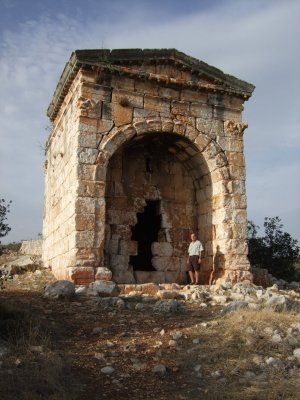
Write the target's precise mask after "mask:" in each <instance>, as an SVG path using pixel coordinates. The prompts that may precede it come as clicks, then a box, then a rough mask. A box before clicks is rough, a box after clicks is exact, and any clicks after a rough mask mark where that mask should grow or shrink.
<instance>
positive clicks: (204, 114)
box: [190, 102, 213, 125]
mask: <svg viewBox="0 0 300 400" xmlns="http://www.w3.org/2000/svg"><path fill="white" fill-rule="evenodd" d="M190 114H191V116H192V117H196V118H197V123H198V124H200V125H201V124H204V120H208V121H211V120H212V117H213V109H212V107H211V106H208V105H206V104H203V103H198V102H192V103H191V106H190Z"/></svg>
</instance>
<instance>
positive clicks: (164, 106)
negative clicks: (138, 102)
mask: <svg viewBox="0 0 300 400" xmlns="http://www.w3.org/2000/svg"><path fill="white" fill-rule="evenodd" d="M144 108H145V109H146V110H153V111H159V112H169V111H170V100H169V99H163V98H161V97H159V96H150V95H145V98H144Z"/></svg>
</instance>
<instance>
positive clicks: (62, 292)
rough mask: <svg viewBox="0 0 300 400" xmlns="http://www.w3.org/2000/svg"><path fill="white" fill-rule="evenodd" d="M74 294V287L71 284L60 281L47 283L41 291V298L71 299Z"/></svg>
mask: <svg viewBox="0 0 300 400" xmlns="http://www.w3.org/2000/svg"><path fill="white" fill-rule="evenodd" d="M74 294H75V286H74V284H73V283H72V282H69V281H66V280H60V281H56V282H53V283H48V284H47V285H46V286H45V287H44V289H43V297H44V298H46V299H68V300H69V299H71V298H72V297H73V296H74Z"/></svg>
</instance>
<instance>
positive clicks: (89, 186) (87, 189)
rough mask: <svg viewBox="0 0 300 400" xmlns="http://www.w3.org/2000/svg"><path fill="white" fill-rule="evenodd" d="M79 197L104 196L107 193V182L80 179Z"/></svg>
mask: <svg viewBox="0 0 300 400" xmlns="http://www.w3.org/2000/svg"><path fill="white" fill-rule="evenodd" d="M76 191H77V195H78V197H86V196H87V197H98V198H99V197H103V196H104V193H105V183H104V182H99V181H98V182H97V181H96V182H95V181H87V180H80V181H79V182H78V187H77V190H76Z"/></svg>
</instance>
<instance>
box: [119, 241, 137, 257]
mask: <svg viewBox="0 0 300 400" xmlns="http://www.w3.org/2000/svg"><path fill="white" fill-rule="evenodd" d="M137 246H138V242H137V241H135V240H121V241H120V254H123V255H129V256H137V254H138V247H137Z"/></svg>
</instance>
